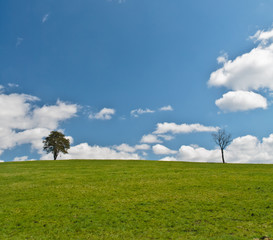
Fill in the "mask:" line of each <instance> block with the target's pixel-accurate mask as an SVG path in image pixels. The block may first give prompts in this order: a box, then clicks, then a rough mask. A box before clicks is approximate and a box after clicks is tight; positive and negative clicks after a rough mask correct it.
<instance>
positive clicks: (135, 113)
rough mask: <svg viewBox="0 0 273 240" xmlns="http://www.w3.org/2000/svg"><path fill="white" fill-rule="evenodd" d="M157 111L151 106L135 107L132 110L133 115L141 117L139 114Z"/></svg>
mask: <svg viewBox="0 0 273 240" xmlns="http://www.w3.org/2000/svg"><path fill="white" fill-rule="evenodd" d="M154 112H155V111H154V110H151V109H149V108H146V109H141V108H139V109H134V110H132V111H131V115H132V116H134V117H139V115H142V114H145V113H154Z"/></svg>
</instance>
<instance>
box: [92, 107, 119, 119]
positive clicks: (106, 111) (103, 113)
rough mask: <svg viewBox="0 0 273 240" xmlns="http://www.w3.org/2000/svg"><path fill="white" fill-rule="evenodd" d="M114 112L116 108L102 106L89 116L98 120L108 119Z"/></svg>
mask: <svg viewBox="0 0 273 240" xmlns="http://www.w3.org/2000/svg"><path fill="white" fill-rule="evenodd" d="M115 112H116V110H115V109H113V108H103V109H101V110H100V111H99V112H98V113H95V114H90V115H89V118H90V119H98V120H110V119H111V118H112V116H113V115H114V114H115Z"/></svg>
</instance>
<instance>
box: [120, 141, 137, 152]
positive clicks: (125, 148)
mask: <svg viewBox="0 0 273 240" xmlns="http://www.w3.org/2000/svg"><path fill="white" fill-rule="evenodd" d="M115 148H116V149H117V150H118V151H120V152H130V153H133V152H135V151H136V149H135V148H134V147H131V146H130V145H128V144H126V143H123V144H121V145H119V146H116V147H115Z"/></svg>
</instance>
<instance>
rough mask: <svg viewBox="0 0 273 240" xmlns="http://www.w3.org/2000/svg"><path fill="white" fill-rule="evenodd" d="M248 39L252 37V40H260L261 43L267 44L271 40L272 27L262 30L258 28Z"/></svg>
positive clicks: (272, 34)
mask: <svg viewBox="0 0 273 240" xmlns="http://www.w3.org/2000/svg"><path fill="white" fill-rule="evenodd" d="M250 39H254V41H256V42H257V41H260V42H261V43H262V44H267V43H268V42H269V41H270V40H273V29H271V30H268V31H264V30H258V31H257V32H256V33H255V34H254V35H253V36H251V37H250Z"/></svg>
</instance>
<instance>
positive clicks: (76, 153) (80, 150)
mask: <svg viewBox="0 0 273 240" xmlns="http://www.w3.org/2000/svg"><path fill="white" fill-rule="evenodd" d="M58 159H63V160H64V159H132V160H139V159H141V157H140V156H139V155H138V154H136V153H128V152H124V151H117V150H115V149H113V148H111V147H100V146H89V145H88V143H81V144H79V145H76V146H72V147H71V148H70V149H69V150H68V154H61V155H60V156H59V157H58ZM41 160H52V154H44V155H43V156H42V157H41Z"/></svg>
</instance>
